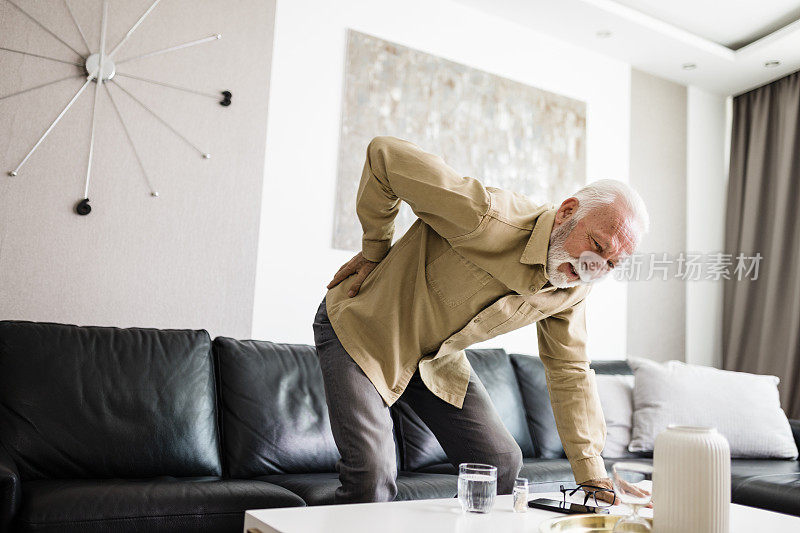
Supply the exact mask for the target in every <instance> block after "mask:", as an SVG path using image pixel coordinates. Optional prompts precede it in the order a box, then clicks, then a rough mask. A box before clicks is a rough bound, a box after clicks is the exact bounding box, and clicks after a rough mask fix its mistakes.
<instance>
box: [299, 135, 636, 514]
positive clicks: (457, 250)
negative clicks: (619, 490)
mask: <svg viewBox="0 0 800 533" xmlns="http://www.w3.org/2000/svg"><path fill="white" fill-rule="evenodd" d="M366 155H367V157H366V163H365V164H364V170H363V174H362V176H361V182H360V184H359V187H358V196H357V201H356V212H357V214H358V218H359V220H360V221H361V225H362V228H363V232H364V233H363V240H362V248H361V252H359V253H358V254H357V255H356V256H355V257H353V259H351V260H350V261H348V262H347V263H346V264H345V265H343V266H342V267H341V268H340V269H339V271H338V272H337V273H336V275H335V276H334V277H333V280H332V281H331V282H330V283H329V284H328V289H329V290H328V292H327V293H326V295H325V297H324V298H323V300H322V303H321V304H320V306H319V309H318V311H317V315H316V317H315V319H314V337H315V342H316V346H317V353H318V355H319V360H320V364H321V367H322V374H323V379H324V383H325V393H326V400H327V404H328V409H329V412H330V419H331V427H332V430H333V436H334V439H335V441H336V445H337V447H338V449H339V452H340V454H341V460H340V462H339V465H338V467H339V468H338V470H339V479H340V481H341V487H339V488H338V489H337V491H336V495H335V500H336V502H372V501H389V500H392V499H394V497H395V495H396V493H397V487H396V475H397V472H396V462H395V445H394V440H393V438H392V419H391V417H390V414H389V406H391V405H392V404H393V403H394V402H395V401H397V399H398V398H400V397H401V396H402V398H403V399H404V400H405V401H407V402H408V404H409V405H410V406H411V408H412V409H414V411H415V412H416V413H417V414H418V415H419V416H420V418H421V419H422V420H423V421H424V422H425V423H426V424H427V425H428V426H429V427H430V429H431V431H433V433H434V434H435V436H436V438H437V439H438V440H439V442H440V443H441V445H442V448H443V449H444V451H445V452H446V454H447V457H448V459H449V461H450V462H452V463H453V464H454V465H458V464H459V463H462V462H480V463H488V464H492V465H495V466H496V467H497V489H498V493H500V494H507V493H509V492H511V489H512V486H513V482H514V478H515V477H516V476H517V474H518V473H519V471H520V468H521V466H522V454H521V452H520V449H519V446H518V445H517V444H516V442H515V441H514V439H513V438H512V436H511V435H510V434H509V432H508V430H507V429H506V428H505V426H504V425H503V423H502V421H501V420H500V418H499V416H498V414H497V412H496V411H495V409H494V407H493V406H492V403H491V400H490V399H489V396H488V394H487V392H486V389H485V388H484V387H483V385H482V384H481V382H480V381H479V380H478V378H477V377H476V375H475V373H474V371H473V370H472V369H471V367H470V365H469V362H468V361H467V359H466V356H465V353H464V349H465V348H467V347H468V346H470V345H471V344H473V343H475V342H479V341H484V340H486V339H490V338H492V337H495V336H496V335H499V334H502V333H507V332H509V331H512V330H514V329H517V328H520V327H522V326H525V325H527V324H531V323H534V322H535V323H536V326H537V334H538V344H539V357H540V358H541V360H542V362H543V363H544V366H545V369H546V377H547V382H548V388H549V390H550V399H551V403H552V405H553V411H554V413H555V419H556V424H557V427H558V432H559V435H560V437H561V440H562V443H563V445H564V450H565V451H566V454H567V458H568V459H569V462H570V465H571V467H572V471H573V474H574V477H575V481H576V482H578V483H589V484H593V485H596V486H600V487H606V488H609V489H610V488H611V482H610V480H609V479H608V476H607V473H606V470H605V466H604V463H603V459H602V457H601V456H600V452H601V451H602V449H603V446H604V443H605V432H606V427H605V422H604V419H603V414H602V410H601V407H600V403H599V400H598V396H597V392H596V389H595V383H594V372H593V371H592V370H590V369H589V361H588V359H587V356H586V348H585V346H586V326H585V307H586V295H587V294H588V292H589V288H590V285H589V284H588V283H586V282H585V280H590V279H594V278H596V277H598V276H601V275H603V274H605V273H606V272H608V271H609V270H610V269H612V268H614V266H615V265H616V264H617V263H618V262H619V261H620V260H621V259H623V258H624V257H625V256H627V255H630V254H631V253H633V251H634V249H635V247H636V244H637V243H638V241H639V239H640V238H641V236H642V234H643V233H644V232H646V231H647V226H648V216H647V212H646V209H645V207H644V204H643V202H642V200H641V198H640V197H639V195H638V194H636V192H635V191H633V190H632V189H630V188H629V187H628V186H626V185H625V184H623V183H621V182H617V181H612V180H604V181H601V182H595V183H593V184H591V185H589V186H587V187H585V188H583V189H581V190H580V191H578V192H577V193H576V194H575V195H574V196H572V197H570V198H568V199H566V200H564V201H563V202H562V203H561V205H560V207H558V208H556V207H554V206H551V205H543V206H538V205H535V204H533V203H532V202H531V201H530V200H529V199H528V198H527V197H525V196H523V195H521V194H518V193H515V192H511V191H506V190H501V189H497V188H494V187H485V186H484V185H482V184H481V183H480V182H479V181H478V180H477V179H475V178H470V177H462V176H461V175H459V174H458V173H457V172H456V171H455V170H453V169H452V168H450V167H449V166H447V165H446V164H445V163H444V161H443V160H442V159H441V158H439V157H437V156H435V155H432V154H430V153H426V152H424V151H423V150H421V149H420V148H419V147H418V146H416V145H414V144H412V143H410V142H407V141H403V140H401V139H397V138H394V137H376V138H374V139H373V140H372V141H371V142H370V143H369V146H368V147H367V154H366ZM400 200H404V201H405V202H406V203H408V204H409V206H410V207H411V209H412V210H413V211H414V213H415V214H416V215H417V216H418V217H419V218H418V219H417V220H416V221H415V222H414V224H413V225H412V226H411V228H410V229H409V230H408V231H407V232H406V233H405V234H404V235H403V236H402V237H401V238H400V239H399V240H397V242H395V243H394V244H393V245H392V235H393V233H394V218H395V216H396V215H397V211H398V208H399V203H400ZM587 256H588V257H590V258H593V259H594V261H593V262H591V261H590V262H588V263H587V262H586V261H583V260H582V258H583V259H586V257H587ZM598 259H599V265H598V261H597V260H598ZM587 265H588V266H589V268H587ZM592 266H593V268H591V267H592ZM611 497H612V498H613V496H611Z"/></svg>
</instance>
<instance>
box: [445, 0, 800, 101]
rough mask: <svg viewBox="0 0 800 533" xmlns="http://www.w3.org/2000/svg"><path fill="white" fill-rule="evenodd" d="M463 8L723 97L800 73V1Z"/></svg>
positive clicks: (477, 0) (667, 0)
mask: <svg viewBox="0 0 800 533" xmlns="http://www.w3.org/2000/svg"><path fill="white" fill-rule="evenodd" d="M456 1H457V2H459V3H461V4H464V5H469V6H471V7H474V8H476V9H479V10H482V11H484V12H486V13H489V14H492V15H496V16H499V17H502V18H505V19H508V20H512V21H514V22H516V23H518V24H522V25H524V26H527V27H530V28H532V29H534V30H536V31H538V32H541V33H546V34H549V35H552V36H553V37H556V38H558V39H561V40H564V41H567V42H570V43H573V44H576V45H579V46H583V47H586V48H589V49H591V50H594V51H597V52H600V53H603V54H606V55H609V56H612V57H615V58H617V59H620V60H622V61H625V62H627V63H630V64H631V65H632V66H633V67H634V68H637V69H640V70H644V71H646V72H650V73H652V74H656V75H658V76H662V77H664V78H667V79H671V80H673V81H676V82H678V83H682V84H685V85H694V86H697V87H701V88H703V89H706V90H709V91H712V92H716V93H719V94H726V95H727V94H738V93H741V92H744V91H746V90H749V89H752V88H754V87H757V86H759V85H762V84H764V83H767V82H769V81H771V80H774V79H777V78H780V77H782V76H785V75H786V74H789V73H791V72H794V71H796V70H798V69H800V20H798V19H800V0H726V1H725V2H721V1H719V0H716V1H715V0H616V1H614V0H456ZM601 31H607V32H611V36H610V37H608V38H598V37H597V33H598V32H601ZM773 60H778V61H780V62H781V63H780V65H779V66H778V67H776V68H766V67H764V63H766V62H768V61H773ZM687 63H693V64H695V65H696V68H695V69H694V70H685V69H684V68H683V65H685V64H687Z"/></svg>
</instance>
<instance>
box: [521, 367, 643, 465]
mask: <svg viewBox="0 0 800 533" xmlns="http://www.w3.org/2000/svg"><path fill="white" fill-rule="evenodd" d="M511 362H512V364H513V367H514V371H515V372H516V375H517V381H518V382H519V389H520V391H521V392H522V401H523V402H524V404H525V413H526V417H527V422H528V428H529V430H530V435H531V437H532V438H533V447H534V453H535V457H543V458H558V457H566V455H565V453H564V448H563V446H562V445H561V438H560V437H559V436H558V429H557V428H556V420H555V416H554V415H553V408H552V405H551V404H550V393H549V392H548V390H547V380H546V378H545V373H544V364H543V363H542V360H541V359H539V358H538V357H536V356H533V355H526V354H517V353H513V354H511ZM589 367H590V368H592V369H594V371H595V373H596V374H628V375H630V374H633V371H632V370H631V368H630V366H628V363H627V362H626V361H620V360H607V361H606V360H596V361H592V362H591V364H590V365H589Z"/></svg>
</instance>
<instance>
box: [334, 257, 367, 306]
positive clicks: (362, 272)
mask: <svg viewBox="0 0 800 533" xmlns="http://www.w3.org/2000/svg"><path fill="white" fill-rule="evenodd" d="M376 266H378V263H377V262H375V261H370V260H368V259H364V256H363V255H362V254H361V252H358V253H357V254H356V255H355V256H354V257H353V258H352V259H351V260H350V261H348V262H347V263H345V264H343V265H342V266H341V268H340V269H339V271H338V272H336V275H335V276H333V279H332V280H331V282H330V283H328V288H329V289H332V288H333V287H335V286H336V285H338V284H339V283H341V282H342V280H344V279H345V278H347V277H348V276H351V275H352V274H356V277H354V278H353V284H352V285H350V289H349V290H348V291H347V295H348V296H349V297H351V298H352V297H353V296H355V295H356V294H358V291H359V290H360V289H361V284H362V283H364V280H365V279H366V277H367V276H368V275H369V273H370V272H372V271H373V270H374V269H375V267H376Z"/></svg>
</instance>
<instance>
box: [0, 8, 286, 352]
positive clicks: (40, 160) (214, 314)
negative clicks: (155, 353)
mask: <svg viewBox="0 0 800 533" xmlns="http://www.w3.org/2000/svg"><path fill="white" fill-rule="evenodd" d="M151 3H152V2H151V0H135V1H128V2H111V3H110V4H111V7H110V17H109V28H108V42H110V43H111V44H116V43H117V42H118V41H119V40H120V39H121V38H122V36H123V35H124V34H125V32H126V31H127V30H128V29H129V28H130V27H131V25H132V24H133V23H134V22H135V21H136V20H137V19H138V17H139V16H140V15H141V14H142V13H143V12H144V11H145V9H147V7H148V6H149V5H150V4H151ZM21 5H22V6H23V7H24V8H26V9H28V10H29V11H30V12H31V13H33V14H35V15H36V16H37V17H40V18H41V20H42V21H43V22H44V24H45V25H46V26H48V27H49V28H51V29H53V30H54V31H55V32H56V33H58V34H59V35H60V36H61V37H62V38H63V39H64V40H66V41H67V42H68V43H70V44H71V45H72V46H73V47H74V48H76V49H77V50H79V51H81V52H83V51H84V49H85V46H84V45H83V44H82V41H81V38H80V35H79V34H78V32H77V30H76V29H75V27H74V26H73V24H72V22H71V19H70V18H69V14H68V12H67V11H66V9H65V8H64V4H63V2H33V1H28V0H23V1H21ZM71 5H72V6H73V8H74V10H75V12H76V15H77V18H78V20H79V21H80V22H81V24H82V26H83V28H84V31H85V33H86V34H87V38H88V41H89V44H90V45H91V46H92V48H93V51H95V49H96V48H97V46H98V45H97V43H98V41H99V33H100V32H99V26H100V24H99V20H100V12H101V10H100V6H101V2H100V1H99V0H72V1H71ZM274 11H275V5H274V0H235V1H233V0H206V1H204V2H196V1H193V0H169V1H164V2H161V3H160V4H159V5H158V6H157V7H156V8H155V10H154V11H153V12H152V14H151V15H150V17H149V18H148V19H147V20H146V21H145V22H144V23H143V24H142V25H141V26H140V28H139V29H138V30H137V31H136V33H135V34H134V35H133V37H132V38H131V39H130V40H129V41H128V43H127V44H126V45H125V46H124V48H122V49H120V51H119V53H118V55H117V59H118V60H122V59H124V58H125V57H130V56H132V55H136V54H138V53H143V52H148V51H153V50H158V49H161V48H165V47H168V46H172V45H175V44H180V43H184V42H187V41H191V40H195V39H198V38H202V37H206V36H209V35H212V34H214V33H217V32H219V33H221V34H222V35H223V38H222V39H221V40H219V41H214V42H211V43H206V44H201V45H198V46H195V47H192V48H187V49H184V50H179V51H175V52H171V53H168V54H164V55H159V56H155V57H151V58H146V59H142V60H138V61H131V62H130V63H125V64H122V65H119V66H118V71H123V72H127V73H131V74H135V75H139V76H143V77H148V78H151V79H156V80H160V81H164V82H168V83H172V84H175V85H182V86H186V87H192V88H195V89H198V90H202V91H207V92H218V91H220V90H224V89H229V90H231V91H232V92H233V94H234V97H233V105H232V106H231V107H229V108H223V107H221V106H220V105H218V104H217V103H216V102H215V101H214V100H211V99H209V98H205V97H202V96H197V95H192V94H187V93H183V92H180V91H176V90H173V89H170V88H165V87H161V86H156V85H150V84H147V83H143V82H140V81H137V80H131V79H125V78H119V79H120V84H124V85H125V87H126V88H128V89H129V90H131V92H133V93H134V94H136V95H137V96H138V97H139V98H140V99H141V100H143V101H144V102H146V103H147V104H148V105H149V106H150V107H151V108H153V109H154V110H155V111H157V112H158V113H159V114H161V115H162V116H163V117H165V118H166V119H167V120H168V121H169V122H170V123H172V124H173V125H174V126H175V127H176V128H177V129H178V130H179V131H181V132H184V133H185V134H186V136H187V137H189V138H190V139H191V140H192V141H193V142H194V143H195V144H197V145H198V146H200V147H202V148H203V149H204V150H206V151H208V152H210V153H211V154H212V158H211V159H210V160H207V161H206V160H203V159H202V158H201V157H200V156H199V154H198V153H197V152H195V151H193V150H192V149H191V148H189V147H187V145H186V144H185V143H183V141H181V140H180V139H178V138H177V137H175V136H174V135H173V134H172V133H170V132H169V131H168V130H167V129H166V128H164V127H163V126H162V125H161V124H159V123H158V122H157V121H156V120H155V119H153V117H152V116H150V115H148V114H147V113H146V112H145V111H143V110H142V109H141V108H139V107H138V106H137V105H136V104H135V103H134V102H133V101H132V100H130V99H129V98H128V97H127V96H126V95H125V94H123V93H121V92H120V91H119V90H117V91H116V92H114V95H115V97H116V100H117V102H118V103H119V105H120V108H121V111H122V113H123V115H124V116H125V117H126V120H127V123H128V124H129V127H130V130H131V134H132V136H133V138H134V140H135V141H136V142H137V147H138V148H139V150H140V153H141V154H142V157H143V159H144V164H145V166H146V168H147V169H148V171H149V173H150V176H151V178H152V180H153V182H154V186H155V188H156V190H158V192H159V193H160V197H159V198H152V197H151V196H150V190H149V189H148V187H147V186H146V184H145V180H144V178H143V176H142V174H141V172H140V171H139V169H138V167H137V163H136V160H135V158H134V155H133V152H132V151H131V148H130V146H129V144H128V143H127V141H126V138H125V134H124V132H123V130H122V128H121V126H120V124H119V121H118V120H117V117H116V116H115V114H114V111H113V108H112V107H111V103H110V101H109V99H108V96H107V95H106V94H105V93H101V94H100V97H101V98H100V106H99V108H98V130H97V142H96V146H95V154H96V157H95V161H94V167H93V172H92V179H91V183H90V189H89V198H90V200H91V204H92V212H91V214H90V215H88V216H85V217H83V216H78V215H76V214H75V213H74V212H73V207H74V205H75V203H76V202H77V201H78V200H80V199H81V198H82V197H83V190H84V179H85V174H86V162H87V153H88V145H89V142H88V138H89V131H90V124H91V102H92V99H93V97H94V84H91V86H90V87H89V89H87V91H86V92H85V93H84V94H83V95H82V96H81V97H80V99H79V100H78V101H77V103H76V105H75V106H74V107H73V108H72V109H71V110H70V111H69V113H68V114H67V115H66V116H65V117H64V119H63V120H62V122H61V123H60V124H59V125H58V126H57V128H56V129H55V130H54V132H53V133H52V134H51V135H50V137H48V138H47V139H46V140H45V142H44V143H43V144H42V146H41V147H40V148H39V149H38V150H37V151H36V152H35V153H34V155H33V156H32V157H31V159H30V160H29V161H28V163H27V164H26V166H24V167H23V169H22V171H21V172H20V174H19V176H18V177H16V178H11V177H8V176H7V175H6V172H7V171H8V170H9V169H11V168H14V167H15V166H16V165H17V164H18V162H19V161H20V160H21V158H22V157H23V156H24V155H25V153H27V151H28V150H29V149H30V148H31V146H32V145H33V143H34V142H35V141H36V140H37V139H38V137H39V135H41V133H42V132H43V131H44V130H45V128H46V127H47V125H48V124H49V123H50V122H51V121H52V120H53V119H54V118H55V116H56V115H57V114H58V113H59V111H60V110H61V109H62V107H63V106H64V104H66V102H67V101H68V100H69V99H70V98H71V96H72V95H73V94H74V93H75V92H76V91H77V89H78V88H79V87H80V86H81V84H82V79H81V78H75V79H71V80H68V81H63V82H60V83H58V84H56V85H53V86H50V87H46V88H42V89H38V90H36V91H33V92H29V93H26V94H24V95H20V96H15V97H12V98H8V99H4V100H0V170H2V174H0V319H25V320H37V321H55V322H66V323H73V324H96V325H114V326H122V327H127V326H148V327H159V328H170V327H172V328H205V329H207V330H209V332H210V333H211V334H212V335H219V334H224V335H230V336H235V337H240V338H241V337H246V336H248V335H249V334H250V331H251V322H252V309H253V295H254V281H255V267H256V248H257V242H258V227H259V216H260V215H259V213H260V207H261V195H262V180H263V171H264V151H265V148H264V147H265V144H266V123H267V120H266V119H267V103H268V94H269V73H270V61H271V54H272V40H273V23H274ZM0 36H1V38H0V41H1V43H2V45H3V46H7V47H12V48H17V49H23V50H28V51H32V52H35V53H38V54H44V55H49V56H53V57H57V58H60V59H64V60H72V61H78V60H80V59H79V58H78V57H77V56H76V55H75V54H74V53H73V52H71V51H70V50H69V48H67V47H65V46H63V45H62V44H60V43H59V42H58V41H57V40H55V39H54V38H53V37H51V36H49V35H47V34H46V33H45V32H44V31H42V30H41V29H40V28H38V27H37V26H35V25H34V24H33V23H32V22H31V21H30V20H28V19H26V18H25V17H24V16H23V15H22V14H20V13H19V12H18V11H16V10H15V9H14V8H13V7H12V6H11V5H9V4H8V3H6V2H2V3H0ZM0 72H2V76H0V95H5V94H9V93H11V92H14V91H16V90H20V89H22V88H26V87H31V86H35V85H38V84H41V83H44V82H46V81H50V80H54V79H58V78H60V77H64V76H68V75H70V74H75V75H77V74H80V73H81V69H78V68H76V67H73V66H70V65H64V64H60V63H53V62H49V61H45V60H42V59H38V58H33V57H23V56H20V55H16V54H11V53H8V52H5V51H0ZM114 89H115V87H113V86H112V87H111V90H112V91H114Z"/></svg>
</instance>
